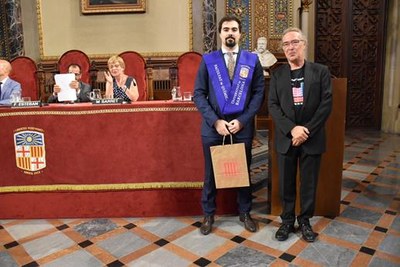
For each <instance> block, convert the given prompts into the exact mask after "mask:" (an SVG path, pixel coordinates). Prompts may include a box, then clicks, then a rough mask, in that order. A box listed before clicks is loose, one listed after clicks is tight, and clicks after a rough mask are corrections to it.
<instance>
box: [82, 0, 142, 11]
mask: <svg viewBox="0 0 400 267" xmlns="http://www.w3.org/2000/svg"><path fill="white" fill-rule="evenodd" d="M81 9H82V14H107V13H144V12H146V0H81Z"/></svg>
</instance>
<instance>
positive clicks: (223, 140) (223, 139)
mask: <svg viewBox="0 0 400 267" xmlns="http://www.w3.org/2000/svg"><path fill="white" fill-rule="evenodd" d="M225 136H226V135H224V137H223V138H222V145H225ZM229 137H230V138H231V145H233V139H232V135H231V134H230V135H229Z"/></svg>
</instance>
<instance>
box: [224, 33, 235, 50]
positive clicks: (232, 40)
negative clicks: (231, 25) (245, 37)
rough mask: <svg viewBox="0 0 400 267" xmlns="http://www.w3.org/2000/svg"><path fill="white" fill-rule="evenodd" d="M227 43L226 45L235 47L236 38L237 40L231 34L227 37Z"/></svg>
mask: <svg viewBox="0 0 400 267" xmlns="http://www.w3.org/2000/svg"><path fill="white" fill-rule="evenodd" d="M225 45H226V46H227V47H230V48H232V47H235V46H236V40H235V38H233V37H231V36H229V37H227V38H225Z"/></svg>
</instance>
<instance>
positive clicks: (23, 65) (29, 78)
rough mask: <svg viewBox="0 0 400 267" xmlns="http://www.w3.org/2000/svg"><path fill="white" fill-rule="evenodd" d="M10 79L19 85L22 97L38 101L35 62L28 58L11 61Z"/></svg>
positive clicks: (17, 58)
mask: <svg viewBox="0 0 400 267" xmlns="http://www.w3.org/2000/svg"><path fill="white" fill-rule="evenodd" d="M10 63H11V66H12V71H11V73H10V78H11V79H13V80H16V81H17V82H19V83H20V84H21V88H22V96H29V97H30V98H31V100H39V82H38V77H37V66H36V63H35V61H33V60H32V59H31V58H29V57H25V56H19V57H16V58H14V59H13V60H11V62H10Z"/></svg>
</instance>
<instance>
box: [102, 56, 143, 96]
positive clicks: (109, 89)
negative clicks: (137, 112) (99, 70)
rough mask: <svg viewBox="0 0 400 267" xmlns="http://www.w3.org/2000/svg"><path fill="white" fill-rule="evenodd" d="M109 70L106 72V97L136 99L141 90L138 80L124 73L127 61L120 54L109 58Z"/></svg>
mask: <svg viewBox="0 0 400 267" xmlns="http://www.w3.org/2000/svg"><path fill="white" fill-rule="evenodd" d="M107 64H108V70H109V71H106V72H105V73H104V75H105V78H106V81H107V82H106V98H121V99H123V100H124V101H132V102H133V101H136V100H137V99H138V98H139V91H138V87H137V83H136V80H135V79H134V78H133V77H130V76H128V75H126V74H125V73H124V70H125V62H124V60H123V59H122V58H121V57H119V56H112V57H110V58H109V59H108V63H107Z"/></svg>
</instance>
